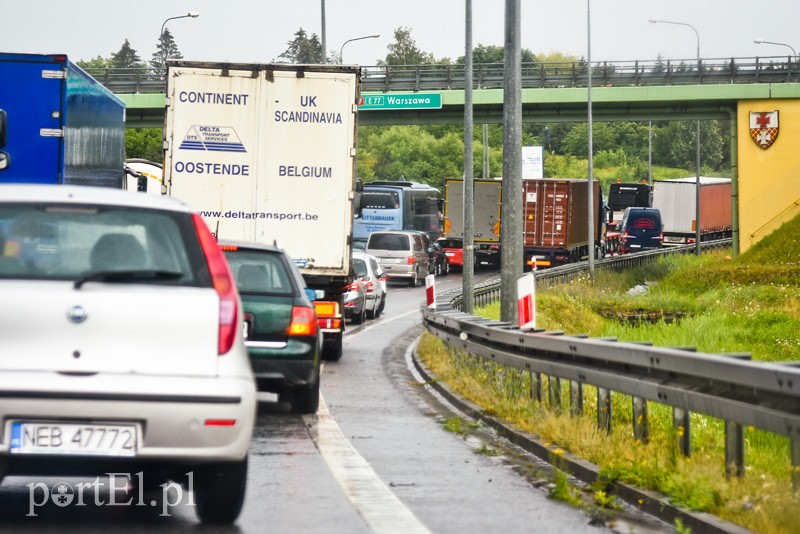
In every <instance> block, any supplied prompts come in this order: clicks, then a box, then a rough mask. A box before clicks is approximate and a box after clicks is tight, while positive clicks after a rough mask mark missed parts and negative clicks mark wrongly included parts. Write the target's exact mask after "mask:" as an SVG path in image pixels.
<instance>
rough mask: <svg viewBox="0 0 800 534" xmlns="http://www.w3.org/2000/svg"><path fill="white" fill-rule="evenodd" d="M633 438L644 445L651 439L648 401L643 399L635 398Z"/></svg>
mask: <svg viewBox="0 0 800 534" xmlns="http://www.w3.org/2000/svg"><path fill="white" fill-rule="evenodd" d="M633 437H634V439H635V440H636V441H641V442H642V443H647V442H648V440H649V439H650V421H649V419H648V417H647V399H643V398H641V397H633Z"/></svg>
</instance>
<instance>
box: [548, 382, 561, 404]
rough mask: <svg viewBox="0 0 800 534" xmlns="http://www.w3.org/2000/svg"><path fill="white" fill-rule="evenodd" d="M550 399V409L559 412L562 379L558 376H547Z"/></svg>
mask: <svg viewBox="0 0 800 534" xmlns="http://www.w3.org/2000/svg"><path fill="white" fill-rule="evenodd" d="M547 391H548V397H549V398H548V401H549V402H550V409H551V410H555V411H557V412H560V411H561V379H559V378H558V377H557V376H548V377H547Z"/></svg>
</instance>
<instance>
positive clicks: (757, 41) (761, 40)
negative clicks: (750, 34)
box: [753, 37, 797, 58]
mask: <svg viewBox="0 0 800 534" xmlns="http://www.w3.org/2000/svg"><path fill="white" fill-rule="evenodd" d="M753 42H754V43H755V44H771V45H777V46H785V47H786V48H788V49H789V50H791V51H792V58H796V57H797V52H795V51H794V47H792V45H788V44H786V43H776V42H775V41H767V40H766V39H764V38H763V37H758V38H756V39H753Z"/></svg>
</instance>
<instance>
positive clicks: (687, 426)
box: [672, 406, 692, 458]
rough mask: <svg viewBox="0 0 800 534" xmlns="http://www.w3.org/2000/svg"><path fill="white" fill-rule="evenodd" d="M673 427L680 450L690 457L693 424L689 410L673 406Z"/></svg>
mask: <svg viewBox="0 0 800 534" xmlns="http://www.w3.org/2000/svg"><path fill="white" fill-rule="evenodd" d="M672 427H673V428H674V429H675V438H676V441H677V443H676V445H677V447H678V451H680V453H681V454H683V455H684V456H685V457H687V458H688V457H690V456H691V455H692V426H691V418H690V417H689V411H688V410H684V409H683V408H676V407H674V406H673V408H672Z"/></svg>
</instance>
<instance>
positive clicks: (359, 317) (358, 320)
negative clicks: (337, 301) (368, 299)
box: [352, 303, 367, 324]
mask: <svg viewBox="0 0 800 534" xmlns="http://www.w3.org/2000/svg"><path fill="white" fill-rule="evenodd" d="M366 316H367V305H366V303H365V304H364V306H362V308H361V311H360V312H359V313H358V314H356V315H353V318H352V321H353V324H363V323H364V319H365V318H366Z"/></svg>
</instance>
